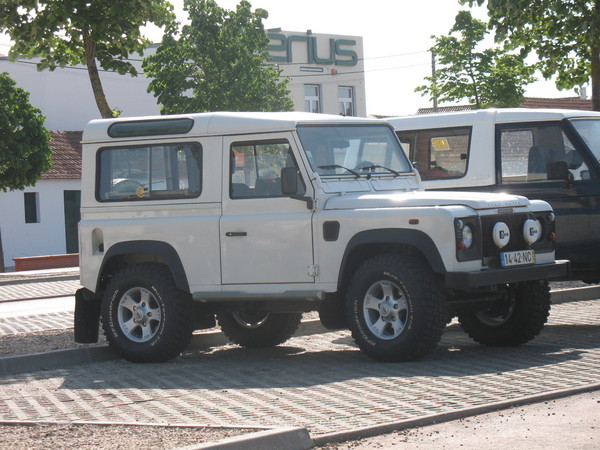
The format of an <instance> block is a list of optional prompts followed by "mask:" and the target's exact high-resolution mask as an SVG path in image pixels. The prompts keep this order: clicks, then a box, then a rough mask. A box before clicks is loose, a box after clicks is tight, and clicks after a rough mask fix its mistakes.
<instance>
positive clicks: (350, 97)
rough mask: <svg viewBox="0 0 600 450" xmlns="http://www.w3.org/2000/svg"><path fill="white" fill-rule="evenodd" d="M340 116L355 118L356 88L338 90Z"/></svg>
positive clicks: (345, 87) (346, 87) (341, 87)
mask: <svg viewBox="0 0 600 450" xmlns="http://www.w3.org/2000/svg"><path fill="white" fill-rule="evenodd" d="M338 97H339V105H340V115H342V116H354V115H355V114H354V88H353V87H349V86H340V87H339V88H338Z"/></svg>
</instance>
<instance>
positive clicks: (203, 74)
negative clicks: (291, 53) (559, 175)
mask: <svg viewBox="0 0 600 450" xmlns="http://www.w3.org/2000/svg"><path fill="white" fill-rule="evenodd" d="M184 5H185V8H186V10H187V11H188V13H189V20H190V23H189V24H188V25H184V26H183V27H181V28H179V27H178V26H172V27H169V28H168V29H167V30H166V33H165V36H164V37H163V41H162V43H161V45H160V46H159V47H158V49H157V51H156V54H155V55H152V56H149V57H147V58H146V59H145V60H144V64H143V67H144V72H145V73H146V74H147V75H148V76H149V77H152V78H153V79H152V81H151V83H150V85H149V87H148V91H149V92H153V93H154V96H155V97H157V98H158V102H159V103H160V104H161V105H162V108H161V112H162V113H163V114H174V113H190V112H206V111H287V110H291V109H292V108H293V103H292V101H291V100H290V99H289V98H288V97H287V95H288V93H289V92H288V90H287V80H283V81H281V80H280V79H279V76H280V70H279V69H277V68H276V67H275V66H273V65H270V64H267V63H266V61H267V60H268V58H269V54H268V44H269V40H268V38H267V35H266V33H265V30H264V26H263V23H262V21H263V19H265V18H266V17H267V16H268V13H267V12H266V11H265V10H264V9H257V10H256V11H254V12H252V10H251V5H250V3H249V2H248V1H246V0H242V1H241V2H240V3H239V5H238V6H237V8H236V10H235V11H228V10H226V9H223V8H221V7H219V5H218V4H217V3H216V2H215V1H213V0H185V2H184Z"/></svg>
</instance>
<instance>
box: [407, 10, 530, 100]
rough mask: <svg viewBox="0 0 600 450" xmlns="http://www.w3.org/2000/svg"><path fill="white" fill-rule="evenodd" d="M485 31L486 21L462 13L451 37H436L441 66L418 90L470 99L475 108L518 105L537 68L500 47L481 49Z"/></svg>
mask: <svg viewBox="0 0 600 450" xmlns="http://www.w3.org/2000/svg"><path fill="white" fill-rule="evenodd" d="M486 34H487V26H486V24H485V23H484V22H482V21H480V20H477V19H474V18H473V17H472V16H471V13H470V12H468V11H461V12H459V13H458V14H457V16H456V20H455V24H454V26H453V27H452V29H451V30H450V33H449V35H448V36H438V37H435V36H434V38H435V46H434V47H433V48H432V49H431V50H432V51H433V52H434V53H435V54H436V56H437V57H438V59H437V62H438V64H439V65H440V66H441V67H439V68H438V69H437V70H436V72H435V76H431V77H426V78H425V79H426V80H427V81H428V83H429V84H427V85H423V86H419V87H417V88H416V89H415V91H417V92H422V93H423V95H429V96H430V97H431V98H437V99H438V101H439V102H453V101H460V100H463V99H467V100H468V101H469V102H470V103H471V104H472V105H473V106H474V107H475V108H486V107H490V106H496V107H510V106H518V105H519V104H520V103H521V102H522V100H523V95H524V93H525V90H524V87H523V86H524V85H526V84H528V83H531V82H532V81H534V78H533V72H534V70H535V69H534V68H533V67H528V66H527V65H525V63H524V62H523V59H522V57H521V56H519V55H515V54H510V53H507V52H504V51H502V50H500V49H498V48H491V49H484V50H478V49H477V48H478V46H479V45H480V44H481V42H482V41H483V40H484V38H485V36H486Z"/></svg>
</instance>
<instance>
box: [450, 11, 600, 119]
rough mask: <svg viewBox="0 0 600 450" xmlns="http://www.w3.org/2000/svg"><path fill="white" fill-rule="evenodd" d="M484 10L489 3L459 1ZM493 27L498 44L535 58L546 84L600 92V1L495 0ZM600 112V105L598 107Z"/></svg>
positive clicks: (489, 13)
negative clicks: (549, 81) (585, 87)
mask: <svg viewBox="0 0 600 450" xmlns="http://www.w3.org/2000/svg"><path fill="white" fill-rule="evenodd" d="M460 1H461V3H463V4H469V5H471V6H472V5H475V4H477V5H479V6H481V5H483V4H484V3H486V2H485V0H460ZM487 8H488V15H489V18H490V26H491V27H494V28H495V30H496V35H495V38H496V41H497V42H502V43H504V44H505V45H506V46H507V47H509V48H522V49H523V51H524V52H525V53H529V52H535V53H536V54H537V56H538V58H539V61H540V63H539V67H540V70H541V72H542V74H543V76H544V77H545V78H547V79H548V78H551V77H552V76H556V86H557V88H559V89H572V88H576V87H578V86H581V85H583V84H588V83H589V80H590V76H591V78H592V90H593V92H594V93H595V97H597V98H596V100H598V93H599V91H600V56H599V54H600V3H599V2H598V1H597V0H490V1H488V2H487ZM594 106H595V107H594V109H596V110H599V108H600V101H598V104H597V105H596V104H595V105H594Z"/></svg>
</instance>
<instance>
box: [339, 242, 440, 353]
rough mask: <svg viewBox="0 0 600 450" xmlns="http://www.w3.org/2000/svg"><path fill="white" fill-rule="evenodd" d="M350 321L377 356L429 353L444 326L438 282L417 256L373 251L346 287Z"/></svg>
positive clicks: (362, 342) (366, 347) (362, 345)
mask: <svg viewBox="0 0 600 450" xmlns="http://www.w3.org/2000/svg"><path fill="white" fill-rule="evenodd" d="M346 314H347V322H348V326H349V328H350V331H351V332H352V337H353V338H354V341H355V342H356V344H357V345H358V346H359V348H360V349H361V350H362V351H363V352H365V353H366V354H367V355H369V356H370V357H372V358H374V359H377V360H379V361H412V360H415V359H418V358H421V357H422V356H424V355H426V354H427V353H429V352H430V351H431V350H433V348H435V346H436V345H437V343H438V342H439V340H440V338H441V335H442V331H443V329H444V327H445V326H446V315H447V313H446V311H445V308H444V307H443V296H442V291H441V287H440V284H439V283H438V281H437V280H436V278H435V275H434V274H433V272H432V271H431V269H430V267H429V266H428V265H427V264H426V263H425V262H424V261H423V260H422V259H421V258H420V257H418V256H412V257H405V256H403V255H396V254H388V255H379V256H375V257H373V258H371V259H369V260H367V261H366V262H365V263H363V265H362V266H360V268H359V269H358V270H357V271H356V274H355V275H354V278H353V280H352V282H351V284H350V286H349V288H348V295H347V303H346Z"/></svg>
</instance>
